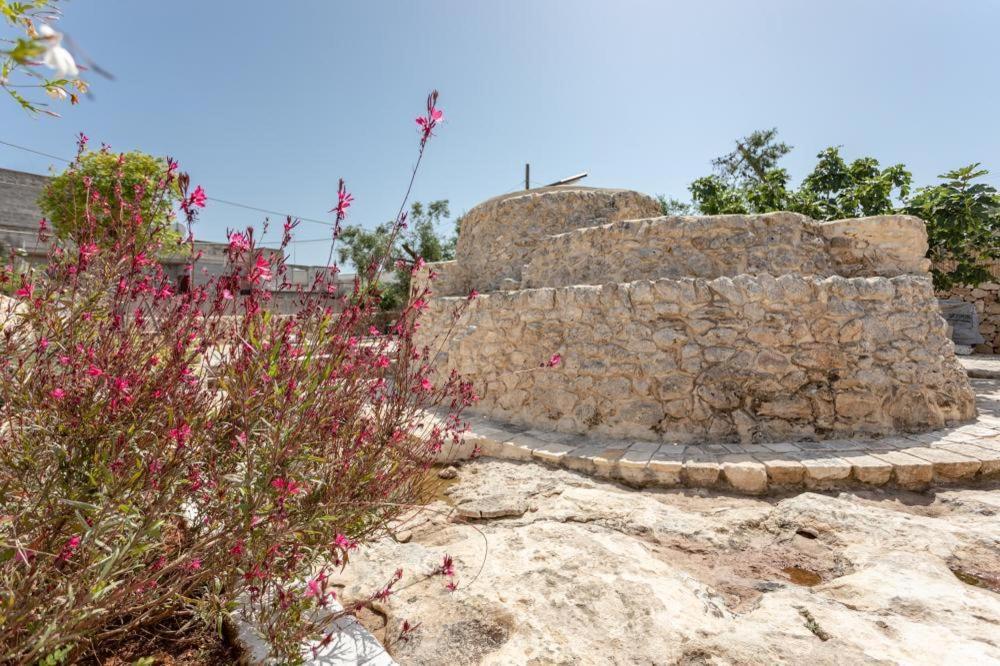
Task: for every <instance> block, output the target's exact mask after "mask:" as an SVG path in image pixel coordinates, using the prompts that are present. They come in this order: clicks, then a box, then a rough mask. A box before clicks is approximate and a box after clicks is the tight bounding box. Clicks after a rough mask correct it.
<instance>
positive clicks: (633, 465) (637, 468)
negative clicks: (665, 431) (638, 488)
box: [618, 442, 660, 485]
mask: <svg viewBox="0 0 1000 666" xmlns="http://www.w3.org/2000/svg"><path fill="white" fill-rule="evenodd" d="M658 448H660V446H659V444H656V443H655V442H639V443H637V444H633V445H632V446H630V447H629V448H628V450H627V451H626V452H625V453H623V454H622V456H621V458H619V459H618V475H619V476H620V477H621V478H622V479H624V480H625V481H628V482H629V483H634V484H637V485H645V484H647V483H649V482H650V481H652V480H653V473H652V471H650V469H649V467H648V464H649V459H650V458H652V457H653V454H654V453H656V450H657V449H658Z"/></svg>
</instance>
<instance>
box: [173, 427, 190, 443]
mask: <svg viewBox="0 0 1000 666" xmlns="http://www.w3.org/2000/svg"><path fill="white" fill-rule="evenodd" d="M190 437H191V426H189V425H188V424H187V423H182V424H180V425H179V426H177V427H176V428H171V429H170V439H172V440H174V441H175V442H177V446H179V447H180V446H184V444H185V443H186V442H187V441H188V438H190Z"/></svg>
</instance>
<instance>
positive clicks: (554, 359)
mask: <svg viewBox="0 0 1000 666" xmlns="http://www.w3.org/2000/svg"><path fill="white" fill-rule="evenodd" d="M560 363H562V356H560V355H559V354H553V355H552V358H550V359H549V360H548V361H547V362H546V363H544V364H543V365H545V366H546V367H548V368H554V367H556V366H557V365H559V364H560Z"/></svg>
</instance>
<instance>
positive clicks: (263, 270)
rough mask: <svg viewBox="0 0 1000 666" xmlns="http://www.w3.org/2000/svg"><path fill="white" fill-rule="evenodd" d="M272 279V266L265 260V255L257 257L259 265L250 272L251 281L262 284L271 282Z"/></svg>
mask: <svg viewBox="0 0 1000 666" xmlns="http://www.w3.org/2000/svg"><path fill="white" fill-rule="evenodd" d="M272 277H273V275H272V273H271V264H270V263H268V261H267V259H265V258H264V255H262V254H261V255H257V263H256V265H254V267H253V270H252V271H250V275H249V278H250V281H251V282H253V283H254V284H260V283H261V282H266V281H267V280H270V279H271V278H272Z"/></svg>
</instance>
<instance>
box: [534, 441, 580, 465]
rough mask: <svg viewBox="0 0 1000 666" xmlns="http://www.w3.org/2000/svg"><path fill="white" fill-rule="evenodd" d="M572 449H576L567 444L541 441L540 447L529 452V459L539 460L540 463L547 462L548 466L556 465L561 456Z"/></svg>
mask: <svg viewBox="0 0 1000 666" xmlns="http://www.w3.org/2000/svg"><path fill="white" fill-rule="evenodd" d="M574 449H576V447H575V446H571V445H569V444H560V443H558V442H545V441H542V442H541V445H540V446H539V447H538V448H537V449H533V450H532V451H531V457H532V458H536V459H538V460H541V461H542V462H547V463H549V464H550V465H558V464H559V461H560V460H561V459H562V458H563V456H565V455H566V454H567V453H569V452H571V451H573V450H574Z"/></svg>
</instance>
